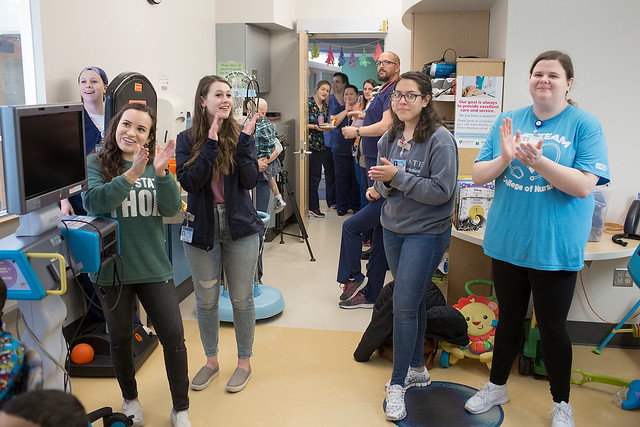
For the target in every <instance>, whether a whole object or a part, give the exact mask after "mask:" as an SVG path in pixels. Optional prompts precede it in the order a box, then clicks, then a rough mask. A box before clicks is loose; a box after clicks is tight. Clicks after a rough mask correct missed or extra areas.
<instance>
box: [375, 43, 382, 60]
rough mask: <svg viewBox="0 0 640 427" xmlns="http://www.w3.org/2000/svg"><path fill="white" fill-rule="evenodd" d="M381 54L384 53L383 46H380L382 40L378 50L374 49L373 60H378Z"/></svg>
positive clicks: (377, 47)
mask: <svg viewBox="0 0 640 427" xmlns="http://www.w3.org/2000/svg"><path fill="white" fill-rule="evenodd" d="M380 55H382V48H381V47H380V42H378V44H377V46H376V50H374V51H373V60H374V61H377V60H378V58H380Z"/></svg>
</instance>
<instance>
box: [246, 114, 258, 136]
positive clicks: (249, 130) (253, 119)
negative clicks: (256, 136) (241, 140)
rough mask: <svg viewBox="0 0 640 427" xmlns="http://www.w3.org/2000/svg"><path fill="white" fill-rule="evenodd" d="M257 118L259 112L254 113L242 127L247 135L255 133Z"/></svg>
mask: <svg viewBox="0 0 640 427" xmlns="http://www.w3.org/2000/svg"><path fill="white" fill-rule="evenodd" d="M257 120H258V113H256V114H254V115H253V117H251V120H249V121H248V122H247V124H245V125H244V127H243V128H242V132H243V133H246V134H247V135H251V134H252V133H253V128H255V127H256V121H257Z"/></svg>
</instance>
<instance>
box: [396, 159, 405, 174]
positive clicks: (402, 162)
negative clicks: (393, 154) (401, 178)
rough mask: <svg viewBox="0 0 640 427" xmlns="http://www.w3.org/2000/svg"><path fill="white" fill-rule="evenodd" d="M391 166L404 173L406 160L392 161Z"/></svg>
mask: <svg viewBox="0 0 640 427" xmlns="http://www.w3.org/2000/svg"><path fill="white" fill-rule="evenodd" d="M393 165H394V166H395V167H397V168H398V170H399V171H402V172H404V171H405V170H406V168H407V161H406V160H394V161H393Z"/></svg>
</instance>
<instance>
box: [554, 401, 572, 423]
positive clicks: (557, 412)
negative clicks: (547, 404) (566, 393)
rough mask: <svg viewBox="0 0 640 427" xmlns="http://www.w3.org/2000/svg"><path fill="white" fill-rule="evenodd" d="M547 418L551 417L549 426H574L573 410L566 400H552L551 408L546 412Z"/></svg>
mask: <svg viewBox="0 0 640 427" xmlns="http://www.w3.org/2000/svg"><path fill="white" fill-rule="evenodd" d="M547 418H553V421H552V422H551V427H575V425H576V424H575V423H574V422H573V411H572V410H571V405H569V404H568V403H567V402H560V403H556V402H553V409H552V410H551V412H549V413H548V414H547Z"/></svg>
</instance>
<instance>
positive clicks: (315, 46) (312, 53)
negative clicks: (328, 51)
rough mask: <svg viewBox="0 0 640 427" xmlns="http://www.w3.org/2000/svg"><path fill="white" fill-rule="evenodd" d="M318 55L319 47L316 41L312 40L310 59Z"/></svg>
mask: <svg viewBox="0 0 640 427" xmlns="http://www.w3.org/2000/svg"><path fill="white" fill-rule="evenodd" d="M318 56H320V49H319V48H318V45H317V44H316V42H313V47H312V48H311V59H314V58H317V57H318Z"/></svg>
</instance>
